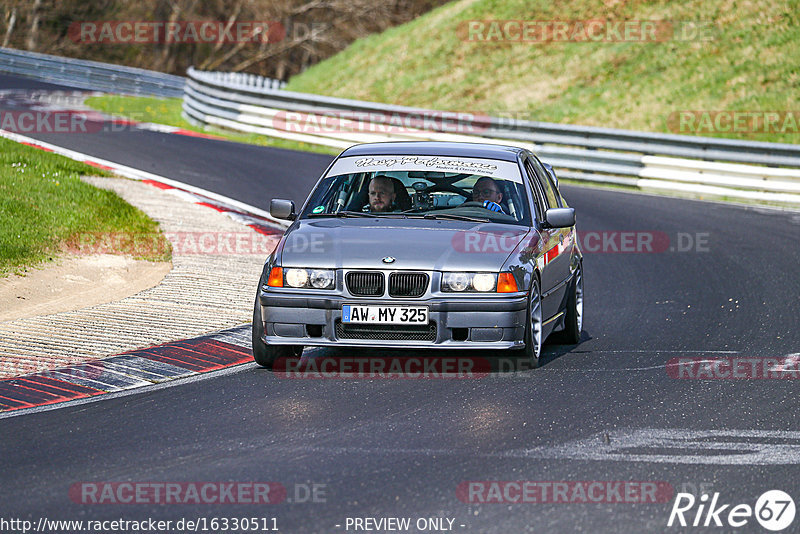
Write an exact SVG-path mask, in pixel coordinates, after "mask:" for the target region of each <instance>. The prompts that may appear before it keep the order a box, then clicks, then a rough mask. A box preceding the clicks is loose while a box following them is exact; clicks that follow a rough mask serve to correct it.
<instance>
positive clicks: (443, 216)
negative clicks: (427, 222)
mask: <svg viewBox="0 0 800 534" xmlns="http://www.w3.org/2000/svg"><path fill="white" fill-rule="evenodd" d="M422 217H423V218H424V219H448V220H452V221H469V222H489V219H486V218H483V217H468V216H466V215H455V214H453V213H439V214H434V213H426V214H425V215H423V216H422Z"/></svg>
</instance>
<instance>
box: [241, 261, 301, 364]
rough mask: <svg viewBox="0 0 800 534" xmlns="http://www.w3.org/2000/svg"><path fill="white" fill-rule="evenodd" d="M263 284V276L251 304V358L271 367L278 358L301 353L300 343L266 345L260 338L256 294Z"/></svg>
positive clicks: (262, 326) (260, 325) (259, 320)
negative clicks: (252, 304)
mask: <svg viewBox="0 0 800 534" xmlns="http://www.w3.org/2000/svg"><path fill="white" fill-rule="evenodd" d="M263 284H264V277H263V276H262V277H261V280H260V281H259V282H258V289H257V290H256V302H255V304H254V306H253V359H254V360H255V361H256V363H257V364H258V365H260V366H261V367H266V368H267V369H272V366H273V365H274V364H275V360H277V359H278V358H292V357H297V356H300V355H301V354H302V353H303V346H302V345H267V344H266V343H264V341H263V340H262V337H263V336H264V322H263V321H262V320H261V303H260V302H259V301H258V294H259V293H260V291H261V286H262V285H263Z"/></svg>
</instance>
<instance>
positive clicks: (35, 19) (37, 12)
mask: <svg viewBox="0 0 800 534" xmlns="http://www.w3.org/2000/svg"><path fill="white" fill-rule="evenodd" d="M41 16H42V0H34V2H33V7H32V8H31V27H30V29H29V30H28V39H27V40H26V41H25V46H26V47H27V48H28V50H36V45H37V43H38V42H39V21H40V20H41Z"/></svg>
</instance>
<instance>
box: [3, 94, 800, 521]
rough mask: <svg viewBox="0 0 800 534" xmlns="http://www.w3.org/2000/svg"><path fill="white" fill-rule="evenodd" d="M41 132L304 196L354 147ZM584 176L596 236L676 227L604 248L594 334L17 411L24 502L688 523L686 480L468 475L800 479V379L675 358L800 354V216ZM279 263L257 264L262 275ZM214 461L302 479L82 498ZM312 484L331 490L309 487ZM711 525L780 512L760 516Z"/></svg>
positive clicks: (93, 512) (798, 482)
mask: <svg viewBox="0 0 800 534" xmlns="http://www.w3.org/2000/svg"><path fill="white" fill-rule="evenodd" d="M2 88H3V87H2V86H0V89H2ZM32 136H33V137H36V138H37V139H41V140H43V141H47V142H50V143H54V144H58V145H60V146H64V147H67V148H72V149H75V150H79V151H82V152H85V153H88V154H91V155H96V156H99V157H102V158H105V159H108V160H112V161H115V162H119V163H123V164H125V165H130V166H134V167H136V168H140V169H143V170H146V171H149V172H154V173H157V174H160V175H163V176H166V177H169V178H172V179H175V180H179V181H182V182H184V183H188V184H192V185H195V186H199V187H203V188H206V189H209V190H211V191H214V192H217V193H220V194H224V195H227V196H230V197H232V198H235V199H237V200H241V201H243V202H247V203H249V204H252V205H254V206H257V207H260V208H263V209H267V208H268V205H269V199H270V198H272V197H283V198H291V199H294V200H295V202H298V203H300V202H302V200H303V199H304V198H305V196H306V194H307V192H308V191H309V189H310V188H311V187H312V186H313V184H314V183H315V181H316V180H317V178H318V177H319V175H320V173H321V172H322V171H323V170H324V169H325V167H326V165H327V164H328V163H329V162H330V160H331V158H330V157H329V156H324V155H318V154H306V153H301V152H295V151H290V150H282V149H272V148H266V147H256V146H246V145H238V144H235V143H230V142H226V141H218V140H210V139H202V138H193V137H184V136H179V135H170V134H161V133H155V132H148V131H136V130H127V131H113V132H112V131H109V132H105V133H104V134H80V135H79V134H35V135H32ZM563 193H564V196H565V197H566V198H567V200H568V202H569V203H570V205H572V206H574V207H575V208H576V211H577V214H578V228H579V230H580V231H581V233H583V234H584V236H588V235H592V233H594V234H593V235H596V236H597V238H596V239H595V240H592V241H589V243H590V244H595V245H596V244H597V243H598V240H599V243H601V244H602V243H603V240H604V239H605V240H606V243H607V244H606V247H611V243H612V242H615V243H617V244H618V243H619V237H618V235H617V236H615V237H611V235H612V233H613V232H617V233H619V232H638V233H650V235H656V236H658V239H664V238H665V236H666V238H668V239H669V246H667V247H665V250H663V251H660V252H652V253H644V252H628V253H622V252H614V251H613V250H609V251H606V252H590V251H587V252H586V254H585V259H584V269H585V286H586V306H585V322H584V335H583V339H582V342H581V343H580V344H579V345H577V346H561V345H552V344H551V345H547V346H546V347H545V357H544V366H543V367H542V368H541V369H538V370H535V371H530V370H528V371H517V372H495V373H491V374H490V375H489V376H486V377H483V378H479V379H462V380H439V379H429V380H392V379H383V380H381V379H376V380H359V379H326V380H317V379H287V378H281V377H280V376H278V375H276V374H274V373H272V372H270V371H267V370H264V369H260V368H258V367H256V366H255V364H250V365H244V366H241V367H238V368H235V369H234V370H233V371H227V372H224V373H220V374H216V375H211V376H210V377H208V378H206V379H205V380H200V381H193V382H186V383H179V384H178V385H175V386H173V387H165V388H161V389H153V390H148V391H143V392H138V393H135V394H131V395H128V396H121V397H118V398H108V399H104V400H102V401H98V402H93V403H89V404H84V405H77V406H67V407H64V408H60V409H56V410H52V411H45V412H41V413H31V414H25V415H21V416H17V417H10V418H6V419H0V436H2V439H0V515H1V516H2V517H3V518H27V519H31V520H33V521H37V520H38V519H39V518H40V517H43V516H44V517H47V518H48V519H73V520H88V519H118V518H120V517H124V518H125V519H134V520H142V519H146V518H148V517H153V518H160V519H170V520H178V519H180V518H193V519H196V518H199V517H203V518H206V519H207V520H210V519H211V518H213V517H218V518H222V517H227V518H233V517H268V518H272V517H274V518H276V520H277V526H278V528H279V529H280V530H281V531H283V532H345V531H347V530H346V529H345V526H346V524H347V523H346V521H347V518H356V517H409V518H411V520H412V524H413V522H414V521H416V520H417V518H429V517H446V518H452V519H454V523H453V530H454V531H456V532H470V533H472V532H475V533H483V532H497V533H505V532H545V531H552V532H631V533H637V532H665V531H666V532H671V531H675V532H678V531H687V529H679V528H677V527H676V526H673V527H672V528H668V527H667V521H668V518H669V516H670V510H671V509H672V506H673V503H674V502H675V494H674V493H671V494H670V495H669V496H668V497H669V498H664V499H659V500H660V501H661V502H656V503H618V502H600V503H581V502H569V503H524V504H508V503H503V504H498V503H466V502H462V500H460V499H459V495H460V494H457V488H458V487H459V485H460V484H462V483H465V482H468V481H539V482H543V481H551V482H552V481H567V482H574V481H640V482H663V483H666V484H668V485H669V487H671V488H672V490H673V491H674V492H680V491H687V492H689V493H693V494H694V495H695V496H696V497H698V498H699V496H700V490H701V489H703V490H705V491H707V492H708V493H711V494H713V493H715V492H719V494H720V495H719V502H720V503H726V504H731V505H735V504H740V503H744V504H749V505H750V506H753V505H755V502H756V499H757V498H758V496H759V495H761V494H762V493H764V492H765V491H767V490H772V489H780V490H783V491H785V492H787V493H788V494H789V495H791V496H793V497H794V499H795V501H796V500H797V499H798V498H800V428H798V426H799V425H798V408H799V407H800V406H799V403H798V386H797V384H798V382H796V381H794V380H786V379H782V380H779V379H736V380H724V379H711V380H691V379H676V378H673V377H672V376H670V374H669V373H668V371H667V368H666V366H667V364H668V362H669V361H670V360H671V359H674V358H689V357H698V358H706V359H712V358H720V357H726V358H742V359H744V358H759V359H763V358H779V359H781V358H787V357H789V356H790V355H792V354H796V353H798V352H800V348H798V347H800V334H798V332H797V325H798V324H800V320H799V318H800V317H799V316H800V312H799V311H798V310H800V276H798V264H800V247H798V245H797V243H798V237H800V213H796V212H780V211H775V210H768V209H760V208H743V207H739V206H733V205H724V204H717V203H707V202H699V201H689V200H680V199H672V198H665V197H657V196H647V195H641V194H631V193H626V192H621V191H613V190H602V189H591V188H581V187H569V186H566V187H564V188H563ZM584 239H585V237H584ZM615 239H616V240H617V241H614V240H615ZM690 240H691V242H692V246H689V241H690ZM698 241H699V243H700V245H699V246H698ZM670 247H671V248H672V249H673V250H670ZM683 249H686V250H683ZM256 282H257V281H256V280H242V283H243V284H250V285H252V287H253V293H254V294H255V290H256ZM381 353H382V354H389V355H402V356H406V355H409V354H410V353H409V352H407V351H404V352H399V351H398V352H394V351H382V352H381ZM413 354H415V355H419V354H420V353H413ZM318 355H319V356H320V357H324V356H326V355H337V356H349V355H351V353H350V352H349V351H338V352H333V351H318ZM781 361H784V360H781ZM785 361H788V362H791V361H792V360H791V359H789V360H785ZM795 365H796V364H795ZM204 481H212V482H220V481H224V482H233V481H238V482H248V481H259V482H266V481H272V482H279V483H281V484H282V485H283V486H284V487H286V488H287V490H288V495H289V498H290V500H291V501H292V502H288V501H286V502H282V503H279V504H274V505H269V506H263V505H262V506H259V505H252V504H210V505H209V504H203V505H198V504H82V503H79V502H75V500H73V499H71V498H70V494H69V489H70V487H71V486H73V485H74V484H80V483H83V482H204ZM310 484H318V485H322V486H319V488H321V489H322V490H323V491H324V496H318V497H319V498H318V499H317V501H318V502H298V501H302V500H303V499H302V498H298V497H302V495H303V494H305V491H304V488H305V487H307V485H310ZM295 492H298V493H299V494H300V495H298V496H296V495H295ZM611 496H612V497H613V494H612V495H611ZM77 500H78V501H79V500H80V499H77ZM696 511H697V506H695V507H694V508H693V509H692V510H691V513H687V514H686V518H687V520H689V521H692V520H694V516H695V512H696ZM726 514H727V511H726V512H725V513H724V514H723V515H722V516H721V519H722V520H723V521H724V520H725V518H726ZM703 520H705V516H703ZM445 524H446V523H445ZM336 525H339V526H338V527H337V526H336ZM462 525H463V526H462ZM797 525H800V519H796V520H795V522H794V524H793V525H792V526H791V527H790V528H789V529H788V530H786V531H787V532H788V531H792V530H793V529H794V531H797V528H798V527H797ZM349 530H350V531H352V530H353V529H352V527H351V528H350V529H349ZM704 530H709V528H705V529H703V528H702V527H698V528H696V529H692V528H690V529H688V531H698V532H700V531H704ZM711 530H713V531H725V532H730V531H736V532H751V531H752V532H760V531H763V529H761V527H760V526H759V525H758V523H757V521H756V519H754V518H750V519H749V522H748V523H747V524H746V525H745V526H744V527H741V528H739V529H732V528H731V527H730V526H727V525H726V527H725V528H724V529H713V527H711ZM412 531H416V529H412Z"/></svg>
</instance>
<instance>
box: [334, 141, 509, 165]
mask: <svg viewBox="0 0 800 534" xmlns="http://www.w3.org/2000/svg"><path fill="white" fill-rule="evenodd" d="M523 150H524V149H523V148H520V147H515V146H506V145H490V144H486V143H453V142H444V141H392V142H388V143H366V144H363V145H355V146H351V147H350V148H348V149H346V150H345V151H344V152H342V153H341V155H340V157H347V156H387V155H395V154H396V155H399V156H447V157H469V158H483V159H498V160H501V161H517V157H518V155H519V154H520V153H521V152H522V151H523Z"/></svg>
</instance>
